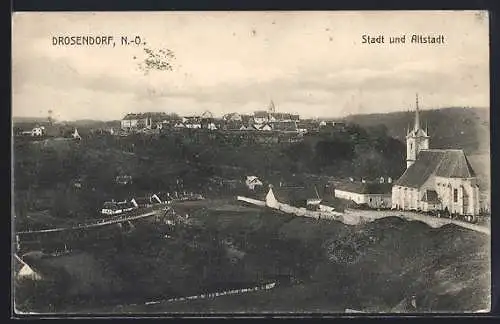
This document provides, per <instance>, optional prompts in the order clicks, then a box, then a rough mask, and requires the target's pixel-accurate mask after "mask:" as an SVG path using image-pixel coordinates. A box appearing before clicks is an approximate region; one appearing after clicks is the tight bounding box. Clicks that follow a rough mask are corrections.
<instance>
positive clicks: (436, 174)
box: [392, 96, 480, 215]
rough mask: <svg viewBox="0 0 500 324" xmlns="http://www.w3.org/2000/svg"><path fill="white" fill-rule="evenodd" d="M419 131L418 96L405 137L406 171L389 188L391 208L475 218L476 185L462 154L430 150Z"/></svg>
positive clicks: (450, 150)
mask: <svg viewBox="0 0 500 324" xmlns="http://www.w3.org/2000/svg"><path fill="white" fill-rule="evenodd" d="M429 139H430V137H429V135H428V132H427V130H424V129H422V128H421V127H420V116H419V107H418V96H417V101H416V109H415V124H414V127H413V129H411V130H410V129H409V130H408V133H407V135H406V171H405V172H404V173H403V175H402V176H401V177H400V178H399V179H398V180H397V181H396V182H395V183H394V186H393V187H392V208H393V209H398V210H415V211H442V212H444V213H446V212H448V213H450V214H458V215H478V214H479V209H480V201H479V197H480V196H479V183H478V179H477V177H476V174H475V172H474V170H473V169H472V166H471V165H470V163H469V161H468V159H467V156H466V155H465V153H464V151H463V150H457V149H429Z"/></svg>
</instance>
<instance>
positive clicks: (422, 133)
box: [406, 93, 429, 168]
mask: <svg viewBox="0 0 500 324" xmlns="http://www.w3.org/2000/svg"><path fill="white" fill-rule="evenodd" d="M415 104H416V106H415V124H414V125H413V130H412V131H410V132H409V133H408V135H407V136H406V167H407V168H409V167H410V166H411V165H412V164H413V163H415V161H416V159H417V155H418V153H419V152H420V151H421V150H427V149H429V136H428V135H427V123H426V127H425V128H426V129H425V130H423V129H422V128H420V107H419V106H418V93H417V95H416V98H415Z"/></svg>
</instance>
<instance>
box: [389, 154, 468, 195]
mask: <svg viewBox="0 0 500 324" xmlns="http://www.w3.org/2000/svg"><path fill="white" fill-rule="evenodd" d="M433 174H434V175H436V176H438V177H444V178H473V177H475V176H476V173H475V172H474V170H473V169H472V166H471V165H470V163H469V160H468V159H467V157H466V156H465V153H464V151H463V150H452V149H445V150H422V151H420V153H419V154H418V156H417V160H416V161H415V163H413V164H412V165H411V166H410V167H409V168H408V169H406V171H405V172H404V173H403V175H402V176H401V177H400V178H399V179H398V180H397V181H396V182H395V185H397V186H402V187H411V188H420V187H421V186H422V185H423V184H424V183H425V182H426V181H427V179H429V177H430V176H431V175H433Z"/></svg>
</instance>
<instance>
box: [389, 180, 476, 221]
mask: <svg viewBox="0 0 500 324" xmlns="http://www.w3.org/2000/svg"><path fill="white" fill-rule="evenodd" d="M476 184H477V179H475V178H470V179H459V178H442V177H430V178H429V180H428V181H426V182H425V183H424V185H422V187H421V188H420V190H417V189H415V188H407V187H400V186H394V187H393V188H392V208H398V207H399V208H401V209H404V210H411V209H415V210H418V209H421V210H424V211H429V210H436V209H441V208H442V209H444V208H445V207H447V208H448V211H449V212H450V213H457V214H461V215H464V214H466V215H477V214H479V209H480V201H479V188H478V187H477V186H476ZM454 189H457V201H456V202H455V201H454V199H453V198H454V197H453V190H454ZM425 190H436V192H437V193H438V197H439V198H440V199H441V204H442V205H434V204H426V203H424V202H422V201H421V200H420V199H421V198H422V196H423V195H424V192H425ZM464 196H467V197H468V199H469V205H468V207H467V206H466V210H464V206H463V205H464Z"/></svg>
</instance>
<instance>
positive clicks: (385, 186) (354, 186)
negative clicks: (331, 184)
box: [335, 181, 392, 194]
mask: <svg viewBox="0 0 500 324" xmlns="http://www.w3.org/2000/svg"><path fill="white" fill-rule="evenodd" d="M335 189H338V190H343V191H348V192H354V193H359V194H389V193H391V190H392V184H391V183H379V182H359V181H355V182H350V181H349V182H341V183H337V184H335Z"/></svg>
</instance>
